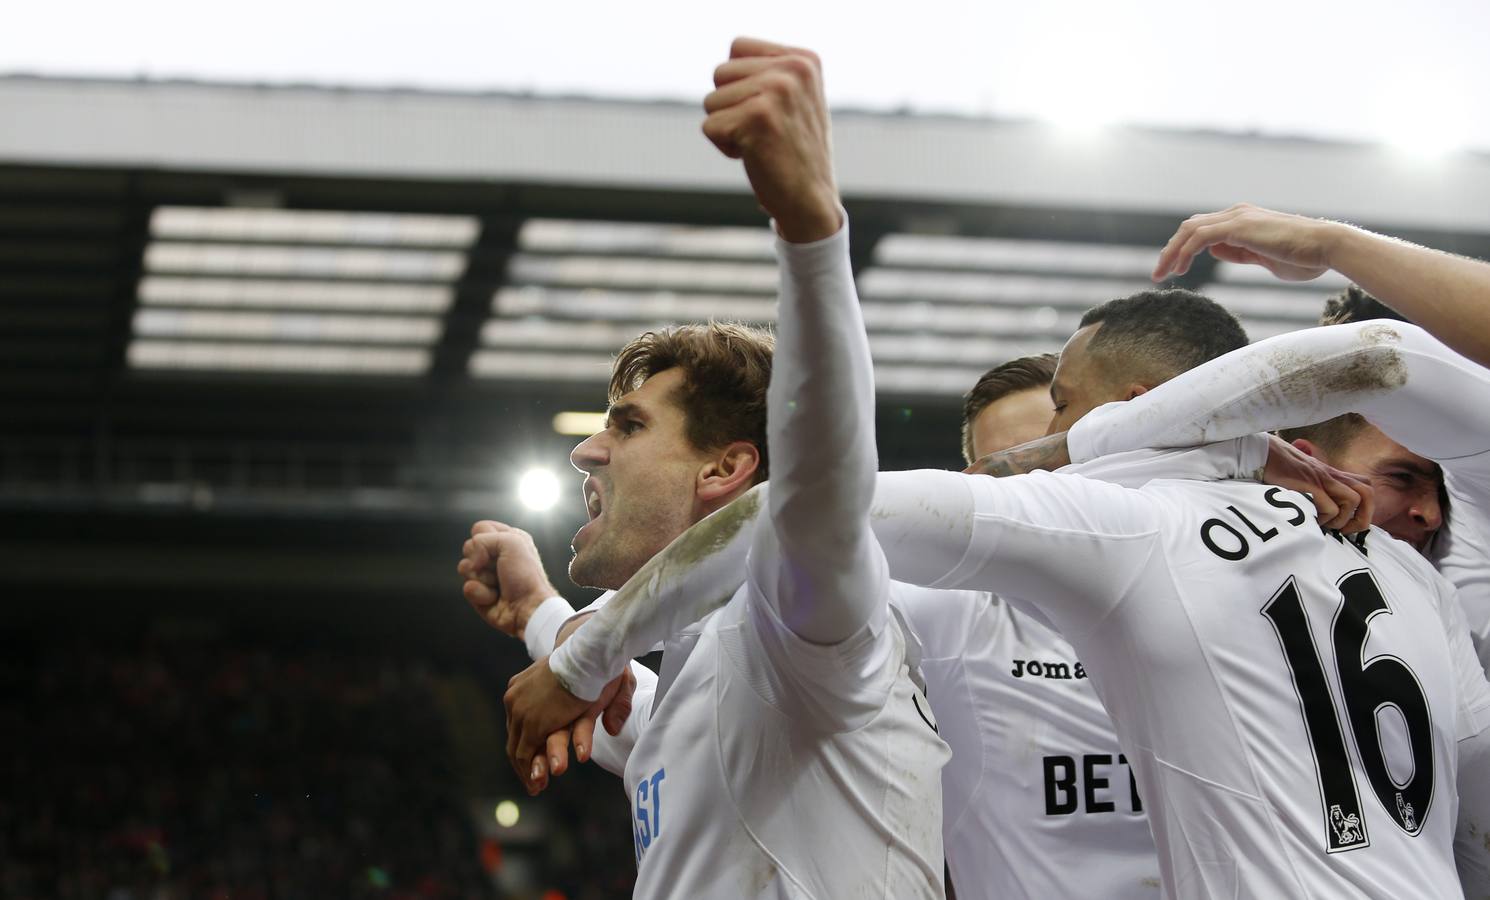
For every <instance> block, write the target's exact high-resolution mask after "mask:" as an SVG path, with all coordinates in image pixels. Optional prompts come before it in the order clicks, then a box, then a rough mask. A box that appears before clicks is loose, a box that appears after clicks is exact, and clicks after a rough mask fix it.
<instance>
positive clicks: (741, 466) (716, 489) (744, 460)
mask: <svg viewBox="0 0 1490 900" xmlns="http://www.w3.org/2000/svg"><path fill="white" fill-rule="evenodd" d="M760 465H761V453H760V450H759V448H757V447H756V446H755V445H754V444H752V443H750V442H749V441H735V442H734V443H732V444H729V445H728V446H726V447H725V448H724V449H722V450H720V451H718V452H716V453H715V454H714V455H713V456H711V457H710V458H709V459H708V460H706V461H705V462H704V465H703V466H702V467H701V468H700V469H699V472H698V483H697V484H696V485H695V488H694V490H695V492H696V493H697V495H698V499H699V500H701V501H703V502H704V503H713V502H716V501H720V500H726V499H732V498H733V496H734V495H735V494H736V493H738V492H740V491H743V490H746V489H748V488H749V487H750V486H751V485H752V484H753V483H754V482H755V473H756V472H757V471H758V470H759V469H760Z"/></svg>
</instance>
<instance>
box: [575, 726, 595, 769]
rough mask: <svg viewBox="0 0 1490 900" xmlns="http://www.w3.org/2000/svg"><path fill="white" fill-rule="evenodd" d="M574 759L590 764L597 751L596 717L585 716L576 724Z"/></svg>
mask: <svg viewBox="0 0 1490 900" xmlns="http://www.w3.org/2000/svg"><path fill="white" fill-rule="evenodd" d="M573 738H574V758H575V759H577V760H579V761H580V762H589V761H590V754H591V753H593V752H594V750H595V717H594V716H585V717H584V718H582V719H580V720H579V721H578V722H575V723H574V734H573Z"/></svg>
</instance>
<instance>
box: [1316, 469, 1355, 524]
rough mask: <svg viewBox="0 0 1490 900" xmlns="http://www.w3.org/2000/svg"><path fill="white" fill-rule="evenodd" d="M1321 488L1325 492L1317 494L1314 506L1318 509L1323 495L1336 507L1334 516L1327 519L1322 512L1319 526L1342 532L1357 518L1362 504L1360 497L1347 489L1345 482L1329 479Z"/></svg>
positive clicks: (1326, 479) (1325, 480)
mask: <svg viewBox="0 0 1490 900" xmlns="http://www.w3.org/2000/svg"><path fill="white" fill-rule="evenodd" d="M1320 487H1322V488H1323V491H1316V492H1315V494H1314V497H1315V502H1314V505H1315V506H1316V507H1318V506H1319V498H1320V496H1321V495H1322V496H1326V497H1329V499H1330V505H1331V506H1333V507H1334V514H1333V515H1331V516H1329V517H1328V518H1326V517H1325V515H1324V511H1323V510H1320V516H1319V524H1321V525H1323V526H1324V527H1325V528H1329V529H1331V530H1333V531H1340V530H1341V529H1343V528H1344V527H1345V523H1347V522H1349V521H1350V520H1351V518H1352V517H1354V516H1355V513H1356V509H1357V508H1358V507H1359V506H1360V503H1361V498H1360V495H1359V494H1357V493H1356V492H1355V491H1353V490H1351V489H1350V488H1349V487H1347V486H1346V485H1345V483H1344V482H1342V481H1338V480H1335V479H1333V478H1328V477H1327V478H1325V479H1323V484H1321V485H1320Z"/></svg>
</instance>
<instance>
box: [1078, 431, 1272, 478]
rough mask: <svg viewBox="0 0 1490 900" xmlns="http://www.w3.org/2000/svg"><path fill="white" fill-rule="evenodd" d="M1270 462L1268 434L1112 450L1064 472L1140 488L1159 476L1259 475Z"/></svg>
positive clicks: (1219, 476)
mask: <svg viewBox="0 0 1490 900" xmlns="http://www.w3.org/2000/svg"><path fill="white" fill-rule="evenodd" d="M1267 461H1268V439H1267V436H1266V435H1263V434H1248V435H1244V436H1242V437H1239V438H1233V439H1231V440H1227V441H1219V442H1217V443H1214V444H1206V445H1205V446H1202V447H1187V448H1180V449H1175V450H1129V451H1127V452H1125V453H1112V454H1109V455H1107V456H1102V457H1098V458H1097V459H1093V460H1091V461H1089V462H1085V463H1080V464H1077V465H1072V466H1068V467H1066V468H1064V469H1061V470H1060V471H1062V472H1068V473H1071V474H1076V475H1084V476H1086V477H1087V478H1096V479H1098V480H1101V481H1106V482H1109V483H1111V484H1117V485H1122V486H1123V487H1129V488H1140V487H1143V486H1144V485H1145V484H1148V483H1149V482H1150V481H1153V480H1154V479H1156V478H1178V479H1183V480H1189V481H1225V480H1226V479H1229V478H1258V476H1259V475H1260V473H1261V472H1262V469H1263V467H1264V466H1266V465H1267Z"/></svg>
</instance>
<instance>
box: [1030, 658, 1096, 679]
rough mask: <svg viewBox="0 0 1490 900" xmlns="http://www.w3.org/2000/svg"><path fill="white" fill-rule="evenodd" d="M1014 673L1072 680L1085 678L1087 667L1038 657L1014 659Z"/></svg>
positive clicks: (1033, 676)
mask: <svg viewBox="0 0 1490 900" xmlns="http://www.w3.org/2000/svg"><path fill="white" fill-rule="evenodd" d="M1012 671H1013V675H1014V677H1015V678H1024V677H1025V676H1029V677H1030V678H1053V679H1055V680H1057V681H1070V680H1071V679H1073V678H1085V677H1086V669H1083V668H1082V667H1081V663H1076V664H1074V665H1073V664H1071V663H1065V662H1048V661H1041V660H1038V659H1016V660H1014V669H1013V670H1012Z"/></svg>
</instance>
